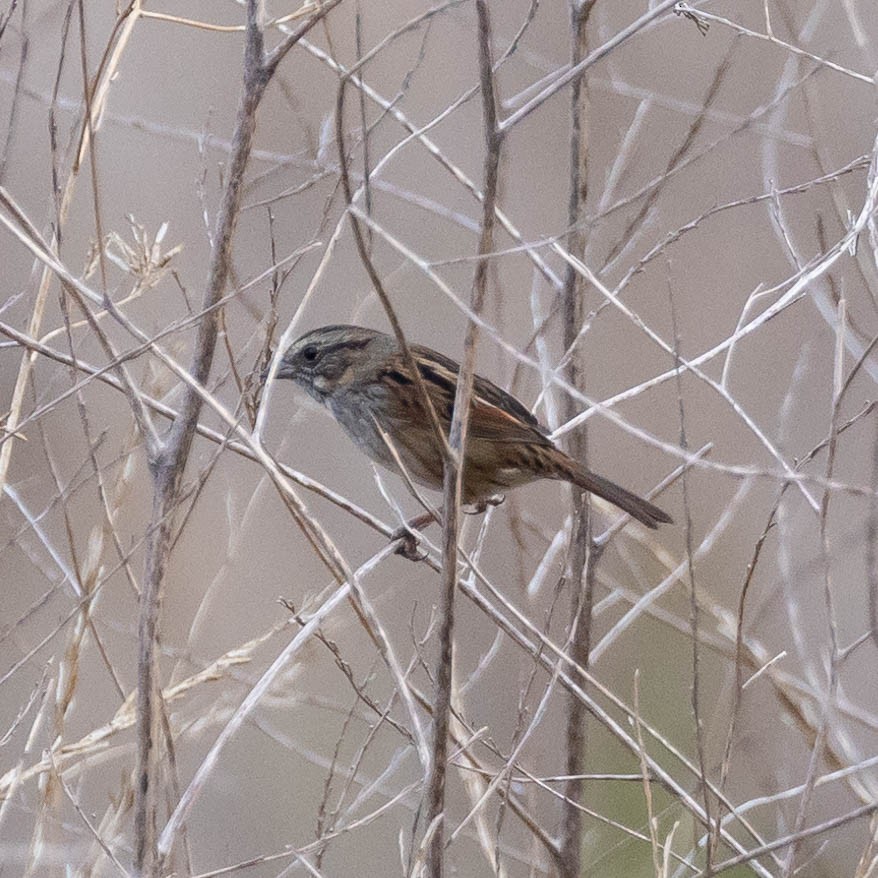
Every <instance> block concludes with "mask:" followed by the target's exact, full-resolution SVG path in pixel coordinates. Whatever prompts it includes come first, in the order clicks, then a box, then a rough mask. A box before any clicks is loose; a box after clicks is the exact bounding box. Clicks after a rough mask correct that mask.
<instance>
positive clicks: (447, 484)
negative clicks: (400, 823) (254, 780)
mask: <svg viewBox="0 0 878 878" xmlns="http://www.w3.org/2000/svg"><path fill="white" fill-rule="evenodd" d="M476 13H477V15H478V46H479V49H478V51H479V80H480V87H481V92H482V118H483V123H484V129H485V165H484V168H485V170H484V177H485V182H484V199H483V201H482V230H481V235H480V237H479V248H478V256H479V259H478V260H477V262H476V270H475V276H474V278H473V289H472V297H471V302H470V307H471V309H472V312H473V313H474V314H480V313H481V311H482V307H483V305H484V301H485V291H486V288H487V283H488V258H489V256H490V254H491V253H492V252H493V249H494V205H495V203H496V200H497V180H498V175H499V167H500V147H501V143H502V134H501V132H500V129H499V126H498V124H497V104H496V95H495V91H494V73H493V69H492V64H491V22H490V18H489V16H488V7H487V4H486V2H485V0H476ZM478 334H479V328H478V326H477V325H476V324H475V323H473V322H470V323H469V325H468V326H467V331H466V338H465V340H464V352H463V361H462V363H461V366H460V373H459V375H458V379H457V393H456V395H455V399H454V413H453V415H452V419H451V428H450V432H449V444H450V445H451V450H452V454H451V455H449V456H448V457H446V460H445V478H444V485H443V495H444V496H443V499H444V517H445V521H444V525H443V531H442V586H441V592H440V595H439V619H440V624H439V657H438V666H437V669H436V695H435V698H434V704H433V759H432V762H431V766H430V777H429V779H428V782H427V821H426V825H427V827H428V828H429V830H432V833H433V834H432V836H431V838H430V841H429V850H428V852H427V862H426V874H427V876H428V878H441V876H442V873H443V859H444V857H443V853H444V846H445V832H444V822H445V814H444V810H445V779H446V771H447V760H448V729H449V722H450V714H451V695H452V683H453V660H454V595H455V592H456V590H457V540H458V532H459V524H460V501H461V487H462V481H463V477H464V475H465V473H464V465H463V462H464V460H465V452H466V432H467V426H468V423H469V409H470V398H471V396H472V387H473V372H474V368H475V361H476V342H477V340H478Z"/></svg>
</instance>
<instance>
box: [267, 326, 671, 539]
mask: <svg viewBox="0 0 878 878" xmlns="http://www.w3.org/2000/svg"><path fill="white" fill-rule="evenodd" d="M409 349H410V351H411V354H412V357H413V358H414V362H415V365H416V367H417V369H418V372H419V373H420V376H421V378H422V379H423V386H424V388H425V389H426V392H427V395H428V397H429V399H430V402H431V403H432V407H433V410H434V412H435V416H436V419H437V420H438V423H439V425H440V426H441V428H442V430H443V431H444V433H445V435H446V437H447V436H448V431H449V427H450V424H451V418H452V413H453V410H454V396H455V392H456V389H457V376H458V372H459V371H460V364H459V363H456V362H455V361H454V360H452V359H451V358H449V357H446V356H444V355H443V354H440V353H437V352H436V351H433V350H430V348H426V347H422V346H421V345H409ZM276 377H277V378H289V379H292V380H293V381H295V382H296V383H297V384H298V385H299V386H300V387H302V388H304V390H306V391H307V392H308V393H309V394H310V395H311V396H312V397H313V398H314V399H315V400H317V401H318V402H320V403H323V404H324V405H325V406H327V408H328V409H329V410H330V411H331V412H332V414H333V416H334V417H335V419H336V420H337V421H338V423H339V424H341V426H342V427H343V428H344V430H345V432H346V433H347V434H348V435H349V436H350V437H351V439H353V441H354V442H355V443H356V445H357V446H358V447H359V448H360V449H361V450H362V451H364V452H365V453H366V454H368V455H369V457H370V458H372V460H374V461H376V462H377V463H380V464H382V465H383V466H385V467H387V468H388V469H390V470H392V471H394V472H399V471H400V469H403V470H404V471H405V474H406V475H408V477H409V478H411V479H412V480H413V481H415V482H417V483H419V484H421V485H425V486H426V487H428V488H434V489H436V488H441V487H442V479H443V449H442V445H441V443H440V440H439V438H438V436H437V435H436V430H435V427H434V420H433V417H432V416H431V414H430V413H429V412H428V410H427V409H426V408H425V406H424V401H423V395H422V391H421V389H420V387H419V385H418V383H417V381H416V379H415V377H414V375H413V373H412V370H411V368H410V366H409V363H408V361H407V359H406V357H405V356H404V354H403V352H402V350H401V349H400V346H399V343H398V342H397V339H396V338H395V337H394V336H392V335H387V334H386V333H383V332H377V331H375V330H374V329H365V328H364V327H361V326H343V325H336V326H321V327H320V328H319V329H313V330H311V332H308V333H306V334H305V335H303V336H301V338H299V339H297V340H296V341H294V342H293V343H292V344H291V345H290V346H289V347H288V348H287V350H286V351H285V352H284V355H283V358H282V359H281V361H280V365H279V367H278V370H277V375H276ZM537 479H558V480H560V481H565V482H570V483H572V484H574V485H576V486H577V487H578V488H581V489H582V490H583V491H589V492H591V493H592V494H595V495H597V496H598V497H603V498H604V500H608V501H609V502H610V503H612V504H614V505H615V506H618V507H619V508H620V509H622V510H624V511H625V512H627V513H628V514H629V515H631V516H632V517H633V518H636V519H637V520H638V521H639V522H641V523H642V524H645V525H646V526H647V527H651V528H655V527H657V526H658V525H659V524H662V523H668V522H671V520H672V519H671V517H670V516H669V515H668V514H667V513H666V512H665V511H664V510H662V509H660V508H659V507H658V506H655V505H654V504H652V503H650V502H649V501H648V500H644V499H643V498H642V497H639V496H637V494H634V493H632V492H631V491H628V490H626V489H625V488H622V487H620V486H619V485H617V484H615V483H614V482H611V481H610V480H609V479H605V478H604V477H603V476H599V475H597V474H596V473H593V472H591V471H590V470H588V469H586V468H585V467H584V466H582V464H580V463H578V462H577V461H576V460H574V459H573V458H572V457H570V456H569V455H568V454H565V453H564V452H563V451H561V449H560V448H557V447H556V446H555V444H554V443H553V442H552V440H551V439H550V438H549V436H548V432H547V430H546V429H545V428H544V427H543V426H542V425H541V424H540V423H539V421H537V419H536V418H535V417H534V416H533V415H532V414H531V413H530V412H529V411H528V410H527V408H525V406H524V405H522V403H520V402H519V401H518V400H517V399H516V398H515V397H514V396H512V394H510V393H507V392H506V391H505V390H502V389H501V388H499V387H497V385H496V384H493V383H492V382H491V381H488V379H487V378H482V377H481V376H479V375H476V376H474V383H473V392H472V399H471V408H470V416H469V426H468V431H467V437H466V447H465V452H464V462H463V482H462V484H463V501H464V503H467V504H475V505H476V506H481V507H484V505H485V503H486V502H487V501H489V499H490V498H491V497H493V496H494V495H496V494H498V493H502V492H504V491H506V490H508V489H509V488H515V487H518V486H519V485H525V484H527V483H528V482H533V481H535V480H537Z"/></svg>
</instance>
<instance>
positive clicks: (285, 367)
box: [262, 360, 295, 384]
mask: <svg viewBox="0 0 878 878" xmlns="http://www.w3.org/2000/svg"><path fill="white" fill-rule="evenodd" d="M270 371H271V361H269V362H268V365H267V366H266V367H265V368H264V369H263V370H262V383H263V384H264V383H265V382H266V381H267V380H268V373H269V372H270ZM294 374H295V372H294V370H293V369H292V367H291V366H290V364H289V363H287V362H286V361H285V360H281V361H280V363H278V366H277V372H276V373H275V375H274V377H275V378H292V377H293V376H294Z"/></svg>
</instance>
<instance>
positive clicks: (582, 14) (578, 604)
mask: <svg viewBox="0 0 878 878" xmlns="http://www.w3.org/2000/svg"><path fill="white" fill-rule="evenodd" d="M593 6H594V0H586V2H582V0H570V29H571V52H570V63H571V65H572V66H576V65H577V64H579V62H580V61H581V60H582V58H584V57H585V55H586V54H587V50H588V45H587V38H586V23H587V21H588V16H589V13H590V12H591V10H592V7H593ZM587 163H588V88H587V83H586V81H585V77H584V75H583V76H579V77H577V78H576V79H574V80H573V82H572V84H571V90H570V196H569V201H568V207H567V225H568V228H569V229H570V231H569V232H568V235H567V250H568V251H569V252H570V253H572V254H574V255H576V256H581V255H582V253H583V252H584V250H585V229H584V228H583V226H582V217H583V210H584V207H585V201H586V195H587V190H588V174H587ZM562 305H563V309H564V349H565V350H569V351H571V357H570V365H569V371H568V375H569V380H570V383H571V384H572V385H573V386H574V387H577V388H581V387H582V384H583V382H584V375H583V371H582V367H581V364H580V362H579V358H578V357H577V355H576V351H574V350H573V345H574V344H575V341H576V338H577V336H578V334H579V327H580V326H581V325H582V320H583V310H584V300H583V284H582V275H581V274H580V273H579V272H578V271H576V270H575V269H574V267H573V265H572V264H570V263H568V264H567V270H566V273H565V276H564V289H563V292H562ZM565 408H566V419H567V420H569V419H570V418H572V417H573V416H574V415H575V414H576V404H575V402H574V401H573V400H572V399H571V398H570V397H566V406H565ZM586 444H587V443H586V435H585V431H584V430H579V431H577V432H576V433H574V434H573V435H572V436H571V437H570V453H571V455H573V457H575V458H576V459H577V460H582V461H584V460H585V456H586V450H587V449H586ZM589 510H590V506H589V503H588V499H587V495H585V494H583V493H582V492H581V491H577V490H575V489H574V490H573V528H572V532H571V541H570V553H569V557H568V562H567V569H566V571H565V577H566V579H567V582H568V583H569V586H570V601H571V603H570V633H569V643H570V655H571V658H572V659H573V661H574V662H575V663H576V664H577V665H579V667H582V668H587V667H588V659H589V651H590V649H591V615H592V603H593V593H594V572H595V563H596V561H597V557H598V552H597V549H596V547H594V546H593V545H592V540H591V519H590V515H589ZM566 714H567V716H566V729H565V769H564V773H565V774H566V775H567V776H568V777H569V778H570V779H569V780H568V781H567V783H566V785H565V789H564V800H563V805H562V809H563V811H562V818H561V833H560V839H559V851H560V856H559V860H560V869H561V875H562V876H563V878H578V876H579V873H580V860H581V848H582V811H581V810H580V808H579V807H578V806H579V800H580V798H581V797H582V787H583V783H582V780H581V779H580V777H581V775H582V774H583V773H584V772H583V763H584V760H585V749H586V740H587V739H586V731H585V722H586V709H585V705H584V704H583V703H582V702H581V701H580V700H579V699H578V698H576V697H575V696H573V695H569V696H568V697H567V703H566Z"/></svg>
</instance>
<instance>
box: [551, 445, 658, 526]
mask: <svg viewBox="0 0 878 878" xmlns="http://www.w3.org/2000/svg"><path fill="white" fill-rule="evenodd" d="M566 463H567V466H566V467H565V469H566V470H567V472H565V474H564V475H565V476H566V478H567V480H568V481H570V482H572V483H573V484H574V485H576V486H577V487H578V488H582V490H583V491H589V492H590V493H592V494H596V495H597V496H598V497H603V498H604V500H608V501H609V502H610V503H612V504H613V505H614V506H618V507H619V508H620V509H621V510H622V511H623V512H627V513H628V514H629V515H630V516H631V517H632V518H636V519H637V520H638V521H639V522H640V523H641V524H645V525H646V526H647V527H651V528H657V527H658V526H659V525H660V524H671V523H672V522H673V519H672V518H671V516H670V515H668V513H667V512H665V511H664V509H659V507H658V506H655V505H654V504H652V503H650V502H649V500H644V499H643V497H638V496H637V494H635V493H633V492H632V491H628V490H626V489H625V488H623V487H622V486H621V485H617V484H616V483H615V482H611V481H610V480H609V479H605V478H604V477H603V476H599V475H597V474H596V473H593V472H591V470H587V469H586V468H585V467H584V466H582V465H581V464H579V463H577V462H576V461H575V460H568V461H566Z"/></svg>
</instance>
